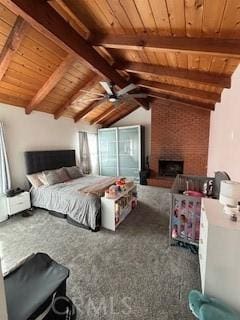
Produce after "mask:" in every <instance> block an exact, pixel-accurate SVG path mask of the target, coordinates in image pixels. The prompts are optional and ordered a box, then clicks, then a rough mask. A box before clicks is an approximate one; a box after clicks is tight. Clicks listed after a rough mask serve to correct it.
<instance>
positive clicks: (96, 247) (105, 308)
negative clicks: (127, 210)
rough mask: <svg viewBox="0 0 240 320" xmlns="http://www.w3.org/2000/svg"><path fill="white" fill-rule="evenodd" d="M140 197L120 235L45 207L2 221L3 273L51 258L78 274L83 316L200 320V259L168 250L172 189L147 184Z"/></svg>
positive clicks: (74, 293) (73, 279) (76, 295)
mask: <svg viewBox="0 0 240 320" xmlns="http://www.w3.org/2000/svg"><path fill="white" fill-rule="evenodd" d="M138 194H139V205H138V208H137V209H135V210H134V211H133V212H132V213H131V214H130V215H129V216H128V217H127V219H126V220H125V221H124V222H123V223H122V225H120V227H119V229H118V230H117V232H116V233H113V232H110V231H107V230H101V231H100V232H98V233H92V232H90V231H87V230H84V229H80V228H78V227H75V226H72V225H69V224H67V223H66V221H65V220H62V219H59V218H55V217H52V216H50V215H49V214H48V213H47V212H45V211H43V210H35V213H34V215H33V216H32V217H29V218H23V217H22V216H21V215H18V216H15V217H13V218H11V219H9V220H8V221H7V222H4V223H1V224H0V255H1V256H2V258H3V268H4V269H7V268H8V267H9V266H10V265H12V264H13V263H15V262H16V261H17V260H18V259H20V258H22V257H23V256H26V255H28V254H30V253H32V252H38V251H42V252H46V253H48V254H49V255H50V256H51V257H52V258H54V259H55V260H56V261H58V262H60V263H62V264H64V265H65V266H67V267H68V268H69V269H70V271H71V275H70V279H69V280H68V295H69V297H71V298H72V299H73V301H74V302H75V303H76V305H77V308H78V310H79V319H84V320H90V319H91V320H95V319H106V320H123V319H124V320H128V319H131V320H135V319H136V320H150V319H159V320H173V319H174V320H175V319H176V320H183V319H184V320H188V319H193V316H192V315H191V313H190V311H189V310H188V307H187V295H188V292H189V290H191V289H192V288H197V289H199V288H200V277H199V265H198V257H197V256H196V255H193V254H192V253H191V252H190V251H189V250H186V249H182V248H177V247H169V246H168V210H169V195H168V190H167V189H161V188H154V187H148V186H139V187H138Z"/></svg>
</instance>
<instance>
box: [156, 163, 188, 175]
mask: <svg viewBox="0 0 240 320" xmlns="http://www.w3.org/2000/svg"><path fill="white" fill-rule="evenodd" d="M183 166H184V162H183V161H182V160H159V161H158V174H159V177H176V176H177V175H178V174H183Z"/></svg>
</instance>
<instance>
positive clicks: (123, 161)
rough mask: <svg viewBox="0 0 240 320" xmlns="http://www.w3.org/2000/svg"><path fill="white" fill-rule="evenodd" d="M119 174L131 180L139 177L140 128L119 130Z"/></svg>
mask: <svg viewBox="0 0 240 320" xmlns="http://www.w3.org/2000/svg"><path fill="white" fill-rule="evenodd" d="M118 139H119V174H120V176H126V177H131V178H138V177H139V168H140V127H129V128H127V127H125V128H119V131H118Z"/></svg>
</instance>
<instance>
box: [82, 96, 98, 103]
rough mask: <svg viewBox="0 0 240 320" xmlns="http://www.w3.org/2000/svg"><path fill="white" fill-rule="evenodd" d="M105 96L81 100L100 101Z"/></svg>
mask: <svg viewBox="0 0 240 320" xmlns="http://www.w3.org/2000/svg"><path fill="white" fill-rule="evenodd" d="M103 99H104V97H100V98H98V97H97V98H89V99H81V100H80V101H79V102H85V101H98V100H103Z"/></svg>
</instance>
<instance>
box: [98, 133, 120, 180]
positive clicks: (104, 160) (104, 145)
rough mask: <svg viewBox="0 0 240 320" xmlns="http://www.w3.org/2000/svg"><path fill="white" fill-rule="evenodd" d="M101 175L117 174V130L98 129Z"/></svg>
mask: <svg viewBox="0 0 240 320" xmlns="http://www.w3.org/2000/svg"><path fill="white" fill-rule="evenodd" d="M98 139H99V163H100V175H103V176H117V175H118V169H117V167H118V162H117V158H118V157H117V130H116V129H103V130H101V129H100V130H99V131H98Z"/></svg>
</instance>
